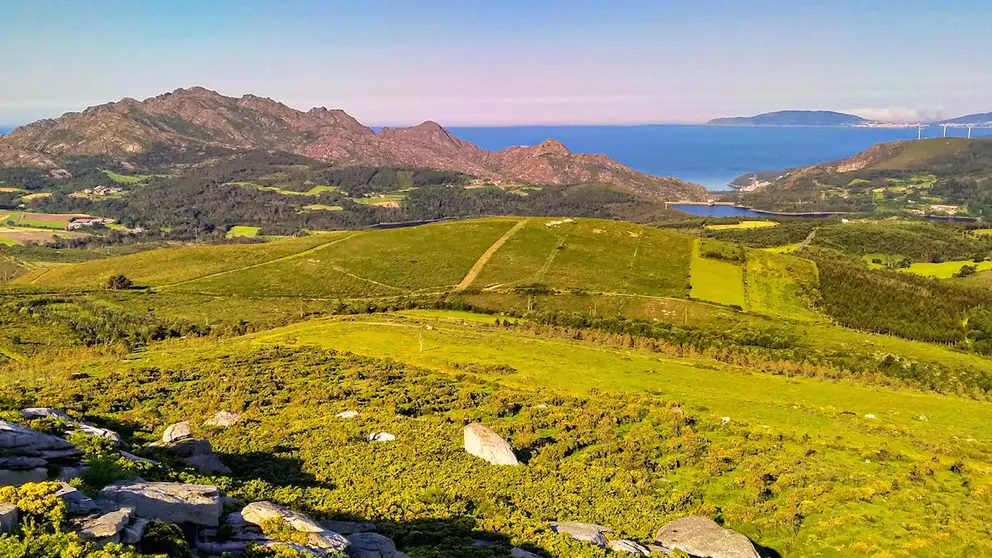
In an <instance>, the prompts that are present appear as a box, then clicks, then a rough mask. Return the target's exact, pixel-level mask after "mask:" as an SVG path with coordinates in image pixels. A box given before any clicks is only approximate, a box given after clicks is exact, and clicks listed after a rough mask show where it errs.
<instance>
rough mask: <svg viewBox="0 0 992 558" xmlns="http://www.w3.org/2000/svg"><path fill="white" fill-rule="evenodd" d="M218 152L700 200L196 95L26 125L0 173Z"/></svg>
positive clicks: (681, 189) (669, 189)
mask: <svg viewBox="0 0 992 558" xmlns="http://www.w3.org/2000/svg"><path fill="white" fill-rule="evenodd" d="M203 147H216V148H224V149H231V150H246V149H268V150H280V151H287V152H290V153H296V154H300V155H306V156H308V157H313V158H318V159H324V160H331V161H334V162H337V163H341V164H352V165H355V164H360V165H397V166H412V167H425V168H435V169H443V170H454V171H459V172H463V173H467V174H471V175H474V176H477V177H480V178H483V179H487V180H496V181H526V182H539V183H544V184H575V183H580V182H592V181H596V182H603V183H606V184H611V185H613V186H617V187H619V188H621V189H625V190H629V191H632V192H636V193H640V194H646V195H652V196H662V197H667V198H673V199H674V198H679V199H702V198H703V197H704V195H705V189H703V187H702V186H699V185H696V184H691V183H688V182H684V181H681V180H678V179H675V178H662V177H656V176H650V175H647V174H644V173H640V172H637V171H634V170H633V169H630V168H628V167H626V166H624V165H621V164H620V163H618V162H616V161H614V160H613V159H610V158H609V157H607V156H605V155H585V154H575V153H571V152H569V151H568V149H566V148H565V147H564V146H563V145H562V144H561V143H559V142H554V141H549V142H546V143H545V144H542V145H540V146H536V147H531V148H521V147H514V148H511V149H507V150H505V151H500V152H489V151H486V150H483V149H480V148H478V147H477V146H475V145H474V144H472V143H469V142H466V141H463V140H461V139H458V138H457V137H455V136H453V135H452V134H451V133H449V132H448V131H447V130H445V129H444V128H442V127H441V126H440V125H438V124H437V123H434V122H424V123H423V124H420V125H418V126H414V127H412V128H400V129H389V128H387V129H384V130H382V131H381V132H380V133H376V132H374V131H373V130H371V129H370V128H368V127H366V126H364V125H362V124H361V123H360V122H358V121H357V120H355V119H354V118H352V117H351V116H349V115H348V114H347V113H345V112H344V111H341V110H328V109H326V108H322V107H321V108H314V109H311V110H309V111H307V112H302V111H298V110H296V109H293V108H290V107H288V106H286V105H284V104H282V103H279V102H277V101H273V100H271V99H266V98H262V97H257V96H254V95H245V96H243V97H241V98H232V97H225V96H223V95H220V94H218V93H216V92H213V91H209V90H207V89H204V88H202V87H193V88H190V89H177V90H176V91H174V92H172V93H166V94H163V95H159V96H157V97H152V98H150V99H146V100H144V101H136V100H134V99H123V100H121V101H119V102H116V103H107V104H104V105H99V106H95V107H91V108H88V109H86V110H84V111H83V112H81V113H69V114H66V115H64V116H62V117H61V118H58V119H47V120H41V121H38V122H35V123H33V124H30V125H27V126H23V127H21V128H18V129H16V130H14V131H13V132H11V133H10V134H9V135H7V136H3V137H0V165H7V166H35V167H48V168H53V167H57V166H59V165H60V164H61V163H62V162H63V161H64V160H66V159H67V158H70V157H77V156H98V157H107V158H111V159H115V160H119V161H127V160H130V159H134V158H136V157H137V156H139V155H141V154H146V153H149V152H152V151H165V152H169V151H174V152H184V151H187V150H190V149H199V148H203Z"/></svg>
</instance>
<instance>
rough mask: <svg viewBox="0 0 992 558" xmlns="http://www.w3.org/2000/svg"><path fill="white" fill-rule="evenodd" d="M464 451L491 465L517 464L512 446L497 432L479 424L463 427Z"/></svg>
mask: <svg viewBox="0 0 992 558" xmlns="http://www.w3.org/2000/svg"><path fill="white" fill-rule="evenodd" d="M464 437H465V444H464V445H465V451H467V452H469V453H470V454H472V455H474V456H476V457H478V458H480V459H483V460H485V461H487V462H489V463H492V464H493V465H519V464H520V462H519V461H517V456H516V455H515V454H514V453H513V448H512V447H511V446H510V444H508V443H507V442H506V440H504V439H503V438H501V437H500V435H499V434H497V433H495V432H493V431H492V430H490V429H488V428H486V427H485V426H483V425H481V424H470V425H468V426H466V427H465V430H464Z"/></svg>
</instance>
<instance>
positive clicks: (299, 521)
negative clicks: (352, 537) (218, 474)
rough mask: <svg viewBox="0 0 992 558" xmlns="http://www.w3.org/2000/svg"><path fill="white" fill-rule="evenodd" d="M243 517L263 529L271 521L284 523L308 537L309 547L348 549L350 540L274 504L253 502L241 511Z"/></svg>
mask: <svg viewBox="0 0 992 558" xmlns="http://www.w3.org/2000/svg"><path fill="white" fill-rule="evenodd" d="M241 517H242V518H243V519H244V520H245V521H246V522H247V523H251V524H253V525H257V526H259V527H263V526H264V524H265V523H266V522H269V521H282V522H285V523H286V525H288V526H289V527H291V528H292V529H293V530H295V531H299V532H301V533H306V534H307V535H308V546H313V547H315V548H320V549H324V550H338V551H343V550H345V549H346V548H348V545H349V543H348V539H346V538H344V537H342V536H341V535H340V534H338V533H335V532H334V531H329V530H327V529H325V528H324V527H323V526H321V525H320V524H319V523H317V522H316V521H314V520H313V519H311V518H310V516H308V515H306V514H302V513H299V512H296V511H293V510H291V509H289V508H285V507H283V506H280V505H277V504H273V503H272V502H252V503H251V504H248V505H247V506H245V507H244V509H242V510H241Z"/></svg>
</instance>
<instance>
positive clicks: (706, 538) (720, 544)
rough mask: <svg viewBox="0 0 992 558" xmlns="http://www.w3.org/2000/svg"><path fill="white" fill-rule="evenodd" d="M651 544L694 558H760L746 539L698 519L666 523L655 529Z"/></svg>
mask: <svg viewBox="0 0 992 558" xmlns="http://www.w3.org/2000/svg"><path fill="white" fill-rule="evenodd" d="M655 544H658V545H659V546H661V547H663V548H666V549H668V550H681V551H682V552H685V553H687V554H689V555H691V556H697V557H698V558H760V556H759V554H758V551H757V550H755V548H754V545H753V544H751V540H750V539H748V538H747V537H745V536H744V535H742V534H740V533H738V532H736V531H732V530H730V529H724V528H723V527H720V526H719V525H717V524H716V522H714V521H713V520H712V519H709V518H707V517H700V516H690V517H683V518H680V519H676V520H675V521H672V522H670V523H668V524H666V525H665V526H664V527H662V528H661V529H658V533H657V534H656V535H655Z"/></svg>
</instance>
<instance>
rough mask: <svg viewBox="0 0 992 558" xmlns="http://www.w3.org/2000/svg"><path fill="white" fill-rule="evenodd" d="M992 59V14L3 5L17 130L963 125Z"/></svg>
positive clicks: (984, 105)
mask: <svg viewBox="0 0 992 558" xmlns="http://www.w3.org/2000/svg"><path fill="white" fill-rule="evenodd" d="M811 4H816V5H811ZM990 52H992V2H988V1H987V0H985V1H953V0H949V1H943V2H939V1H936V0H933V1H921V0H901V1H895V0H893V1H882V0H861V1H854V0H836V1H828V0H824V1H822V2H816V3H812V2H796V1H794V0H793V1H771V0H734V1H731V0H726V1H721V0H693V1H685V2H681V1H672V0H668V1H665V0H650V1H635V0H630V1H622V0H616V1H613V2H607V1H602V0H600V1H586V0H571V1H557V0H547V1H522V0H521V1H516V0H509V1H507V0H500V1H498V2H494V1H490V2H477V1H470V0H463V1H448V0H432V1H422V2H413V1H409V0H408V1H384V0H381V1H377V0H368V1H347V2H338V1H333V0H311V1H304V0H298V1H292V0H286V1H275V0H259V1H252V0H240V1H228V0H209V1H189V0H173V1H169V2H151V1H138V2H135V1H123V0H120V1H118V0H103V1H101V0H93V1H91V2H73V1H70V0H61V1H55V0H52V1H45V0H23V1H22V0H3V1H2V2H0V53H2V56H0V125H2V124H21V123H25V122H28V121H32V120H35V119H37V118H42V117H54V116H58V115H60V114H62V113H63V112H66V111H70V110H80V109H82V108H84V107H86V106H89V105H93V104H99V103H102V102H106V101H109V100H117V99H120V98H122V97H134V98H137V99H143V98H145V97H150V96H153V95H157V94H160V93H163V92H165V91H170V90H173V89H176V88H178V87H188V86H192V85H202V86H205V87H208V88H210V89H214V90H217V91H219V92H221V93H224V94H228V95H236V96H240V95H242V94H244V93H254V94H258V95H262V96H267V97H272V98H274V99H277V100H280V101H283V102H285V103H286V104H288V105H290V106H293V107H296V108H300V109H308V108H310V107H312V106H326V107H328V108H343V109H345V110H346V111H348V112H349V113H351V114H352V115H354V116H355V117H357V118H358V119H359V120H361V121H363V122H364V123H366V124H370V125H381V124H387V125H388V124H394V125H395V124H410V123H416V122H420V121H422V120H426V119H433V120H437V121H439V122H441V123H442V124H446V125H473V124H479V125H512V124H569V123H571V124H590V123H618V124H631V123H659V122H700V121H704V120H706V119H709V118H713V117H717V116H727V115H742V114H753V113H757V112H764V111H770V110H779V109H804V108H808V109H814V108H815V109H831V110H843V111H857V112H859V113H861V114H865V115H868V116H872V117H893V116H901V117H905V118H909V119H915V118H917V117H920V116H944V117H948V116H956V115H959V114H962V113H966V112H985V111H990V110H992V95H989V92H992V56H988V53H990Z"/></svg>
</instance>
